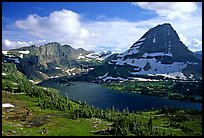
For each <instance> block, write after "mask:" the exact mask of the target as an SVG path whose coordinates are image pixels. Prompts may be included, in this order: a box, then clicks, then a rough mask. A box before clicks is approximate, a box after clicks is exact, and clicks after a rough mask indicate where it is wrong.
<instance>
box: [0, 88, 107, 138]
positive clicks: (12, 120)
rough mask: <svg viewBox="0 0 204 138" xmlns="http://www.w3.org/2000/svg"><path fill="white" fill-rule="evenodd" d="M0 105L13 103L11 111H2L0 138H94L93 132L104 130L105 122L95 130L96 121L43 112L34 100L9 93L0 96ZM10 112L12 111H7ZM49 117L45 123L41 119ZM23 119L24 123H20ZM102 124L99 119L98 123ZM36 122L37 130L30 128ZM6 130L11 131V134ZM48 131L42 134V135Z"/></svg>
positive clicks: (54, 111)
mask: <svg viewBox="0 0 204 138" xmlns="http://www.w3.org/2000/svg"><path fill="white" fill-rule="evenodd" d="M2 96H3V98H2V103H12V104H13V105H15V107H14V108H12V109H9V108H2V116H3V118H2V135H17V136H42V135H50V136H60V135H61V136H80V135H81V136H89V135H93V134H92V133H91V132H92V131H99V130H103V129H107V125H106V124H107V123H108V122H107V121H104V120H103V121H102V123H101V124H98V125H97V127H96V128H95V127H94V122H95V121H96V118H91V119H85V118H79V119H76V120H74V119H68V118H66V114H65V112H62V111H57V110H51V109H42V108H40V107H38V106H37V104H36V102H35V101H36V100H37V99H35V98H30V97H29V96H27V95H24V94H20V95H13V94H11V93H6V92H5V91H3V93H2ZM9 110H11V111H9ZM28 110H29V111H30V113H29V115H27V116H26V119H24V116H25V115H26V113H27V111H28ZM45 116H48V117H47V118H46V119H42V117H45ZM23 119H24V120H23ZM100 120H101V119H100ZM31 122H35V123H36V124H37V123H38V122H39V123H42V125H40V126H37V125H36V126H31V127H29V124H30V123H31ZM9 130H14V131H16V133H15V132H14V133H13V132H10V131H9ZM43 130H47V132H45V133H43V134H42V133H41V131H43Z"/></svg>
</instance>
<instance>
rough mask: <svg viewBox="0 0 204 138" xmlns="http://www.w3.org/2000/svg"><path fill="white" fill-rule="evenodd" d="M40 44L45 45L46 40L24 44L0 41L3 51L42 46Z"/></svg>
mask: <svg viewBox="0 0 204 138" xmlns="http://www.w3.org/2000/svg"><path fill="white" fill-rule="evenodd" d="M42 43H46V40H37V41H28V42H25V41H11V40H8V39H5V40H3V41H2V44H3V50H8V49H16V48H19V47H23V46H30V45H34V44H42Z"/></svg>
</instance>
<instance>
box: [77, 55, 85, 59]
mask: <svg viewBox="0 0 204 138" xmlns="http://www.w3.org/2000/svg"><path fill="white" fill-rule="evenodd" d="M81 58H82V59H84V58H85V57H84V56H81V55H80V56H78V58H77V59H81Z"/></svg>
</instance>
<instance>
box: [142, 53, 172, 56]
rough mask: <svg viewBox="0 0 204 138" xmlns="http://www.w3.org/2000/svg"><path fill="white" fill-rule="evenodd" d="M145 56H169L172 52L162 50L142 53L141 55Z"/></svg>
mask: <svg viewBox="0 0 204 138" xmlns="http://www.w3.org/2000/svg"><path fill="white" fill-rule="evenodd" d="M147 56H152V57H156V56H170V57H172V54H171V53H168V54H165V53H164V52H157V53H144V55H143V56H142V57H147Z"/></svg>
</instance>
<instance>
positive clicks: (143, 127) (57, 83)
mask: <svg viewBox="0 0 204 138" xmlns="http://www.w3.org/2000/svg"><path fill="white" fill-rule="evenodd" d="M164 36H165V37H164ZM199 54H200V53H199ZM3 105H4V106H6V107H2V126H3V127H2V135H4V136H13V135H14V136H21V135H28V136H32V135H34V136H44V135H47V136H51V135H52V136H61V135H62V136H76V135H77V136H102V135H107V136H201V135H202V61H201V58H200V55H196V54H195V53H193V52H192V51H190V50H189V49H188V48H187V47H186V46H185V45H184V44H183V43H182V42H181V40H180V38H179V37H178V34H177V33H176V31H175V30H174V29H173V27H172V26H171V24H169V23H164V24H161V25H157V26H155V27H154V28H151V29H150V30H149V31H147V32H146V33H145V34H144V35H143V36H142V37H141V38H140V39H139V40H138V41H136V42H135V43H134V44H133V45H132V46H131V47H130V48H129V49H127V50H126V51H125V52H122V53H114V54H113V53H112V52H111V51H107V52H102V53H96V52H93V51H87V50H85V49H82V48H73V47H72V46H70V45H66V44H60V43H58V42H51V43H47V44H44V45H41V46H35V45H31V46H27V47H21V48H17V49H11V50H8V51H6V50H3V51H2V106H3ZM8 106H10V107H8Z"/></svg>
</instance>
